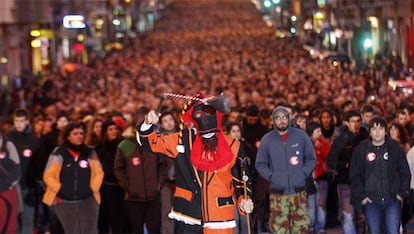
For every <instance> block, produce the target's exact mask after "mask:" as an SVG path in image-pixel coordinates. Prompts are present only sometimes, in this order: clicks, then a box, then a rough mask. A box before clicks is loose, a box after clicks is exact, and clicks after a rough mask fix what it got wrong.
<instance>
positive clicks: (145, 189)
mask: <svg viewBox="0 0 414 234" xmlns="http://www.w3.org/2000/svg"><path fill="white" fill-rule="evenodd" d="M143 154H144V153H143ZM141 161H142V162H141V167H142V178H143V179H144V197H145V201H147V184H146V183H145V181H146V178H145V165H144V157H142V160H141Z"/></svg>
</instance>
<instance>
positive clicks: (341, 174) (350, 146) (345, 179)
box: [327, 110, 368, 233]
mask: <svg viewBox="0 0 414 234" xmlns="http://www.w3.org/2000/svg"><path fill="white" fill-rule="evenodd" d="M345 124H346V125H345V126H346V128H345V129H344V131H343V132H342V134H341V135H339V136H338V137H337V138H336V139H335V140H334V142H333V143H332V146H331V150H330V151H329V154H328V158H327V164H328V168H329V170H330V171H332V172H333V173H334V175H336V180H337V183H338V185H337V190H338V200H339V205H340V207H341V208H342V221H343V222H342V226H343V230H344V233H361V232H363V231H364V230H363V229H364V228H365V221H364V217H363V215H361V213H360V212H357V214H356V216H355V215H354V207H353V206H352V205H351V186H350V182H349V165H350V163H351V158H352V152H353V151H354V149H355V147H357V146H358V145H359V144H360V143H361V142H362V141H363V140H365V139H367V138H368V133H367V132H366V131H365V129H364V128H363V127H361V114H360V113H359V112H358V111H356V110H351V111H348V112H347V113H346V114H345ZM354 217H357V219H356V222H357V224H358V225H357V228H358V230H356V229H355V224H354V221H353V219H354Z"/></svg>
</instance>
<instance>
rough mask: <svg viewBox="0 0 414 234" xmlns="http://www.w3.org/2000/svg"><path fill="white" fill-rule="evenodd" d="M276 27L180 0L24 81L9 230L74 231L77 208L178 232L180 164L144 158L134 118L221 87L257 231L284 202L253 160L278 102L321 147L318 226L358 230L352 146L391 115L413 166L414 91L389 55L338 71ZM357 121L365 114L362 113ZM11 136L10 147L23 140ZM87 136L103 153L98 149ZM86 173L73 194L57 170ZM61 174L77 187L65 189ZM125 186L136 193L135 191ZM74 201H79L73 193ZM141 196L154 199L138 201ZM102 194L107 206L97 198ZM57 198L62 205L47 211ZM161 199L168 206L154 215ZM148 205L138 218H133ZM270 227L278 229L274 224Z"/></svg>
mask: <svg viewBox="0 0 414 234" xmlns="http://www.w3.org/2000/svg"><path fill="white" fill-rule="evenodd" d="M275 35H276V34H275V29H274V28H269V27H268V26H267V25H266V24H265V23H264V22H263V20H262V18H261V15H260V14H259V13H258V11H257V10H256V8H255V7H254V5H253V4H252V3H251V2H250V1H247V0H246V1H237V0H228V1H219V0H217V1H192V0H187V1H185V0H182V1H173V2H172V3H171V4H169V5H168V8H167V10H166V11H165V12H164V13H163V16H162V18H161V20H160V21H158V22H156V25H155V28H154V31H153V32H151V33H149V34H147V35H145V36H144V37H139V38H135V39H134V41H133V43H131V44H128V45H125V47H124V49H122V50H113V51H111V52H110V53H109V54H108V55H107V56H105V57H104V58H96V59H94V60H93V61H92V62H91V63H90V64H88V65H83V66H81V65H79V66H78V67H77V69H76V70H74V71H72V70H66V69H64V68H62V69H57V70H55V71H54V72H51V73H49V74H47V75H46V77H44V78H42V79H39V80H34V81H32V82H31V83H30V85H26V87H29V88H27V89H26V90H25V97H22V98H23V100H20V102H19V103H20V104H21V105H22V106H20V107H16V110H13V115H10V118H8V117H6V118H3V119H2V121H1V124H2V125H1V133H2V134H1V137H0V145H1V152H2V154H1V158H0V159H3V156H4V157H5V158H9V159H10V160H7V162H6V160H2V161H0V162H1V164H0V166H2V167H0V169H2V168H3V166H4V165H7V168H10V169H12V168H13V167H12V166H11V165H14V164H19V165H20V168H21V172H20V173H18V174H14V176H10V177H7V178H10V180H9V182H8V184H7V185H5V186H3V184H2V185H1V186H2V187H1V188H2V191H0V192H1V195H2V196H6V197H7V196H11V197H13V196H15V195H16V194H20V196H19V200H13V201H12V202H11V203H13V204H15V205H16V206H13V208H12V209H11V210H12V211H13V212H10V215H11V216H10V217H13V216H17V215H18V214H20V215H19V217H20V218H19V219H16V222H15V223H13V222H9V223H10V225H9V227H8V228H11V229H7V230H13V228H16V225H17V226H20V227H19V228H20V229H19V230H20V231H21V232H23V233H28V232H31V229H35V230H37V231H38V232H59V231H62V228H63V229H64V230H65V231H68V230H70V232H78V230H80V229H76V228H86V227H85V225H84V224H85V223H84V222H86V221H85V220H83V222H80V223H79V225H78V226H76V227H75V226H74V225H71V223H72V222H69V221H73V220H74V219H77V218H79V216H77V217H72V216H71V214H70V213H68V212H66V211H67V210H68V209H73V207H76V209H79V212H85V213H87V214H90V216H88V222H96V223H97V225H96V227H95V226H94V227H92V228H93V229H91V230H88V232H89V231H91V232H95V231H99V232H102V233H105V232H108V231H109V230H111V231H112V232H116V233H118V232H131V231H133V232H141V231H142V228H143V224H144V223H146V228H147V229H148V230H151V232H155V231H154V230H156V229H157V228H161V227H162V230H163V233H171V232H173V230H174V222H172V221H171V220H170V219H169V218H168V217H167V213H168V211H169V209H170V207H171V198H170V197H171V196H172V194H173V191H174V186H173V185H174V180H175V178H174V170H173V169H172V168H173V167H172V166H171V164H172V163H171V161H169V160H170V159H163V157H159V158H158V159H157V160H155V161H148V162H147V161H146V162H143V161H140V159H134V157H133V155H134V152H135V151H136V152H137V153H136V154H138V155H140V154H152V153H151V152H147V151H145V149H144V148H141V145H139V144H136V143H137V142H136V136H135V133H136V131H137V130H138V129H137V128H136V127H137V126H138V124H140V123H141V122H142V121H144V119H145V115H146V114H147V113H148V112H149V111H150V110H152V109H153V110H156V111H158V112H160V113H163V114H165V113H171V116H172V117H173V119H175V120H179V119H181V107H182V105H183V101H181V100H179V99H174V98H164V96H163V94H164V93H176V94H182V95H189V96H192V95H194V94H196V93H202V94H206V95H223V96H225V97H226V98H228V99H229V104H230V106H231V107H232V108H231V111H230V113H228V114H227V115H225V116H224V119H223V126H226V127H227V128H225V129H224V132H225V133H226V134H229V135H231V136H232V137H234V138H236V139H238V140H240V142H241V144H242V147H243V149H244V151H245V152H246V155H248V156H249V157H248V160H247V161H248V162H247V165H248V168H249V173H250V175H251V177H252V179H253V180H252V183H253V192H252V198H253V201H254V206H255V208H254V211H253V213H252V214H251V217H250V218H251V227H250V228H251V229H252V230H253V231H254V232H258V233H261V232H267V231H269V224H270V223H272V222H273V221H274V220H275V217H274V216H275V213H274V212H271V210H270V209H271V205H270V203H271V201H273V203H274V200H275V199H276V198H275V196H271V195H272V190H269V185H270V186H271V187H272V180H274V179H277V178H273V179H272V180H270V181H269V178H268V177H267V178H266V176H265V175H268V174H266V173H269V172H268V171H267V172H265V173H263V171H261V170H260V169H259V170H256V167H255V162H256V153H257V150H259V148H260V147H261V145H260V143H261V139H262V137H263V136H264V135H265V134H267V133H268V132H271V131H272V130H271V129H272V128H273V127H275V119H274V118H275V116H274V115H273V114H272V111H273V110H274V109H275V108H276V107H278V106H280V105H283V106H284V107H286V108H287V109H289V110H290V111H289V120H290V122H289V124H290V125H292V126H295V127H297V128H302V129H303V130H305V131H306V133H307V134H308V136H309V137H310V138H309V139H310V141H311V142H312V143H313V146H314V148H315V153H316V158H317V160H316V167H315V170H314V171H313V173H311V174H309V173H305V174H306V176H307V177H309V178H306V184H307V185H309V186H306V187H307V189H306V191H307V194H308V197H307V200H308V203H309V204H308V206H307V208H308V210H309V212H310V215H309V217H310V220H309V223H310V224H311V225H310V226H311V228H310V231H312V232H315V233H317V232H323V231H324V230H326V228H327V227H332V226H335V225H338V224H339V223H342V224H344V230H345V231H349V230H350V229H349V228H350V226H352V225H353V224H352V222H353V221H352V220H353V219H355V215H356V214H357V213H358V212H354V206H353V205H355V204H351V199H350V197H349V196H348V197H344V194H347V192H349V191H351V189H352V188H351V187H352V186H350V181H349V165H350V163H351V162H350V157H351V156H352V151H353V149H354V148H355V147H357V146H358V144H359V143H360V142H362V141H363V140H365V139H366V138H367V137H368V133H369V132H370V127H372V126H370V120H371V119H372V118H373V117H380V118H383V119H384V120H385V121H386V126H387V130H389V133H388V136H389V137H390V138H392V139H395V140H396V141H397V142H399V144H400V145H401V147H402V148H403V149H404V153H405V154H406V155H407V159H408V161H409V162H411V161H413V159H411V158H410V157H414V155H413V154H414V150H413V148H412V146H413V144H414V142H413V141H414V132H413V130H414V106H413V105H412V103H413V101H414V100H413V97H414V96H406V95H405V93H403V92H395V91H394V90H393V89H392V88H391V87H390V86H389V85H388V80H389V79H392V78H393V79H398V78H401V77H402V74H403V73H402V70H401V67H398V66H395V63H394V62H393V61H392V60H389V59H387V58H386V57H385V56H383V57H382V60H381V61H377V64H379V65H378V66H370V67H367V68H366V69H365V70H360V71H357V70H355V69H354V68H353V66H352V64H347V63H344V64H340V65H339V66H332V64H331V63H329V62H326V61H324V60H319V59H313V58H312V57H311V56H309V53H308V51H306V50H305V49H303V45H302V44H301V42H300V41H299V40H298V39H297V38H296V37H288V38H276V36H275ZM358 116H359V118H360V122H359V120H358V121H356V122H355V121H354V119H355V118H358ZM172 122H174V121H172ZM278 123H279V122H278ZM160 124H161V125H162V124H163V122H162V121H160ZM358 124H359V125H358ZM381 124H382V122H381ZM381 126H382V125H381ZM175 128H178V125H174V126H172V127H171V126H169V127H161V128H160V129H161V130H163V131H167V132H168V131H172V130H173V129H175ZM237 131H238V132H239V133H235V132H237ZM289 131H290V130H289ZM294 131H296V130H294ZM319 131H320V132H319ZM279 132H280V131H279ZM282 132H283V131H282ZM355 136H357V137H356V139H354V138H355ZM59 137H61V139H59ZM80 138H82V139H80ZM7 139H8V141H7ZM6 142H12V143H13V144H14V145H15V147H14V148H15V149H13V146H11V145H12V144H9V143H7V144H6ZM281 144H283V143H281ZM80 145H81V146H84V145H85V146H89V147H94V149H95V150H94V151H93V152H90V151H88V150H86V149H85V148H83V147H81V146H80ZM120 145H122V147H120ZM346 146H352V147H351V149H349V147H346ZM56 147H57V148H56ZM262 147H263V146H262ZM124 148H125V149H124ZM344 149H346V150H344ZM133 151H134V152H133ZM3 152H7V153H3ZM144 152H145V153H144ZM16 154H18V155H19V157H18V158H19V160H17V157H16ZM5 155H7V157H6V156H5ZM263 155H264V154H263ZM344 155H346V156H347V157H342V156H344ZM152 156H154V155H152ZM129 157H132V159H131V160H132V161H128V160H127V159H128V158H129ZM154 157H155V156H154ZM341 160H342V161H341ZM98 161H99V162H100V165H101V166H102V168H101V167H100V166H98V163H97V162H98ZM80 162H82V163H80ZM3 163H5V164H4V165H3ZM13 163H14V164H13ZM141 163H148V164H147V165H148V167H150V168H153V169H154V170H155V171H157V170H158V169H159V170H160V173H161V174H160V175H157V174H150V175H148V176H149V177H145V178H143V180H144V181H146V180H148V181H154V183H151V184H158V183H159V184H160V186H159V188H158V187H151V186H150V187H148V188H147V187H145V186H148V184H147V185H144V187H145V188H142V187H139V188H137V187H136V186H137V185H134V184H131V183H130V182H133V181H129V180H127V179H126V178H128V175H127V173H130V172H128V171H127V170H126V168H130V167H134V166H137V165H140V164H141ZM262 163H263V161H262ZM259 164H260V162H259ZM62 165H64V166H62ZM71 165H78V166H79V167H76V166H74V167H71ZM76 168H78V169H79V170H81V169H82V170H83V169H87V170H86V171H84V172H83V173H81V174H76V176H84V178H82V179H85V178H86V179H87V180H82V181H83V182H85V181H90V183H89V184H86V183H80V184H76V186H80V187H79V188H81V189H80V190H76V191H71V190H70V189H69V187H71V186H72V187H73V184H71V183H73V181H71V182H70V181H67V178H66V180H65V178H64V176H63V177H62V175H61V177H60V178H59V176H57V175H58V174H59V173H63V172H64V173H66V174H65V175H66V176H74V174H73V173H75V171H76V173H78V172H77V169H76ZM261 168H262V169H263V167H261ZM411 168H414V166H413V167H411ZM413 170H414V169H413ZM0 171H1V170H0ZM412 172H413V171H412ZM15 173H17V172H15ZM56 173H57V174H56ZM2 176H3V175H2ZM154 176H155V177H154ZM157 177H160V178H162V180H159V178H157ZM16 178H20V179H19V180H18V181H19V183H17V179H16ZM56 178H59V180H58V181H56ZM138 178H140V177H137V179H138ZM79 179H80V178H79ZM64 181H66V182H67V183H68V184H65V185H60V184H61V183H63V182H64ZM133 183H138V184H141V183H143V182H140V181H135V182H133ZM269 183H270V184H269ZM299 183H301V182H299ZM16 184H18V186H16ZM98 184H99V186H98ZM100 184H102V186H101V185H100ZM312 185H314V186H312ZM60 186H62V187H60ZM3 187H4V188H3ZM62 188H65V189H62ZM272 188H273V187H272ZM337 188H338V191H337ZM141 189H143V190H141ZM147 189H148V191H147ZM411 189H414V185H412V186H411ZM4 191H6V192H4ZM45 191H46V193H45ZM125 192H127V194H129V195H130V196H129V197H127V198H125ZM142 192H144V194H145V198H143V197H142V196H143V195H142ZM146 192H150V193H149V194H146ZM299 192H302V191H299ZM4 193H7V194H4ZM287 193H290V192H287ZM45 194H47V196H45ZM300 194H302V193H300ZM78 195H79V196H81V197H77V196H78ZM282 195H283V192H282ZM312 195H314V196H312ZM348 195H349V193H348ZM44 196H45V197H44ZM74 196H75V198H76V200H81V201H82V203H79V204H78V203H77V204H73V203H71V202H65V201H70V200H73V199H74ZM407 196H408V195H407ZM407 196H403V197H401V198H403V199H405V201H404V203H405V204H406V205H405V206H404V207H403V215H402V227H403V228H405V224H406V223H407V222H408V220H409V218H410V213H411V210H410V205H409V204H410V202H412V199H409V198H408V197H407ZM269 197H272V199H271V200H269ZM7 198H8V197H7ZM45 198H47V199H46V200H45ZM56 198H58V199H56ZM310 198H313V199H314V200H313V201H314V202H311V199H310ZM16 199H17V198H16ZM42 199H43V202H42ZM62 199H63V202H62ZM136 201H145V202H146V203H145V204H140V205H137V204H136ZM315 202H317V203H315ZM99 203H100V205H99V207H100V209H99V213H98V211H97V210H98V209H96V208H97V206H95V205H98V204H99ZM57 204H58V205H59V206H60V208H58V209H49V207H48V205H49V206H56V205H57ZM62 204H64V205H65V207H63V206H62ZM312 204H313V206H312ZM66 205H67V206H66ZM1 207H6V206H1ZM143 207H144V208H143ZM154 207H156V209H155V208H154ZM160 207H162V212H161V213H157V212H155V211H159V210H161V208H160ZM272 207H273V206H272ZM311 207H313V209H311ZM0 210H1V209H0ZM137 210H140V211H142V212H137ZM144 210H145V212H144ZM151 212H155V213H151ZM235 212H236V213H237V212H238V211H237V210H236V211H235ZM138 213H139V217H140V218H139V219H140V222H135V220H136V219H137V218H136V217H137V215H138ZM321 213H322V215H320V214H321ZM354 213H355V215H354ZM72 215H73V213H72ZM161 215H162V216H161ZM153 217H162V219H161V218H160V219H157V218H153ZM95 218H96V219H95ZM89 219H90V220H89ZM62 220H63V221H64V222H62ZM132 220H134V222H132ZM239 221H240V225H239V226H240V232H246V228H247V227H246V225H245V224H246V219H245V218H243V217H241V218H240V220H239ZM1 222H3V220H0V224H1ZM68 222H69V223H68ZM25 223H29V225H26V224H25ZM160 223H161V225H160ZM362 225H365V224H362ZM270 226H271V229H272V230H273V231H274V230H275V228H276V227H277V226H275V225H273V226H272V225H270ZM68 228H69V229H68ZM71 228H74V229H71ZM89 228H90V227H89ZM95 228H96V229H95ZM82 230H86V229H82ZM349 232H351V231H349Z"/></svg>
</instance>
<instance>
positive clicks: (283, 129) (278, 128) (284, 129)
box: [276, 125, 288, 132]
mask: <svg viewBox="0 0 414 234" xmlns="http://www.w3.org/2000/svg"><path fill="white" fill-rule="evenodd" d="M276 129H277V130H278V131H279V132H285V131H286V130H287V129H288V126H287V125H286V127H283V128H280V127H276Z"/></svg>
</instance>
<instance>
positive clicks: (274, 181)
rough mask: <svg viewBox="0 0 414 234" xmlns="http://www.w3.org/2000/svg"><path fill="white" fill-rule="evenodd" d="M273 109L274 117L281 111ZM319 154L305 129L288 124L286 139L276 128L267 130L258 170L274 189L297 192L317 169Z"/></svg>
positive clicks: (261, 143) (258, 161) (258, 156)
mask: <svg viewBox="0 0 414 234" xmlns="http://www.w3.org/2000/svg"><path fill="white" fill-rule="evenodd" d="M279 108H280V107H277V108H276V109H275V111H273V115H272V117H274V114H275V113H276V112H277V111H278V110H279ZM315 164H316V155H315V150H314V147H313V144H312V142H311V140H310V138H309V136H308V135H307V134H306V132H305V131H303V130H302V129H299V128H294V127H289V128H288V131H287V139H286V142H284V141H283V139H282V137H281V135H280V134H279V132H278V130H277V129H274V130H272V131H270V132H269V133H267V134H266V135H265V136H264V137H263V138H262V140H261V142H260V146H259V149H258V152H257V158H256V164H255V166H256V169H257V171H258V172H259V173H260V175H261V176H263V178H265V179H267V180H268V181H269V182H270V188H271V190H272V192H274V193H278V194H294V193H297V192H301V191H304V188H305V182H306V177H308V176H309V175H310V174H311V173H312V172H313V170H314V168H315Z"/></svg>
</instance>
